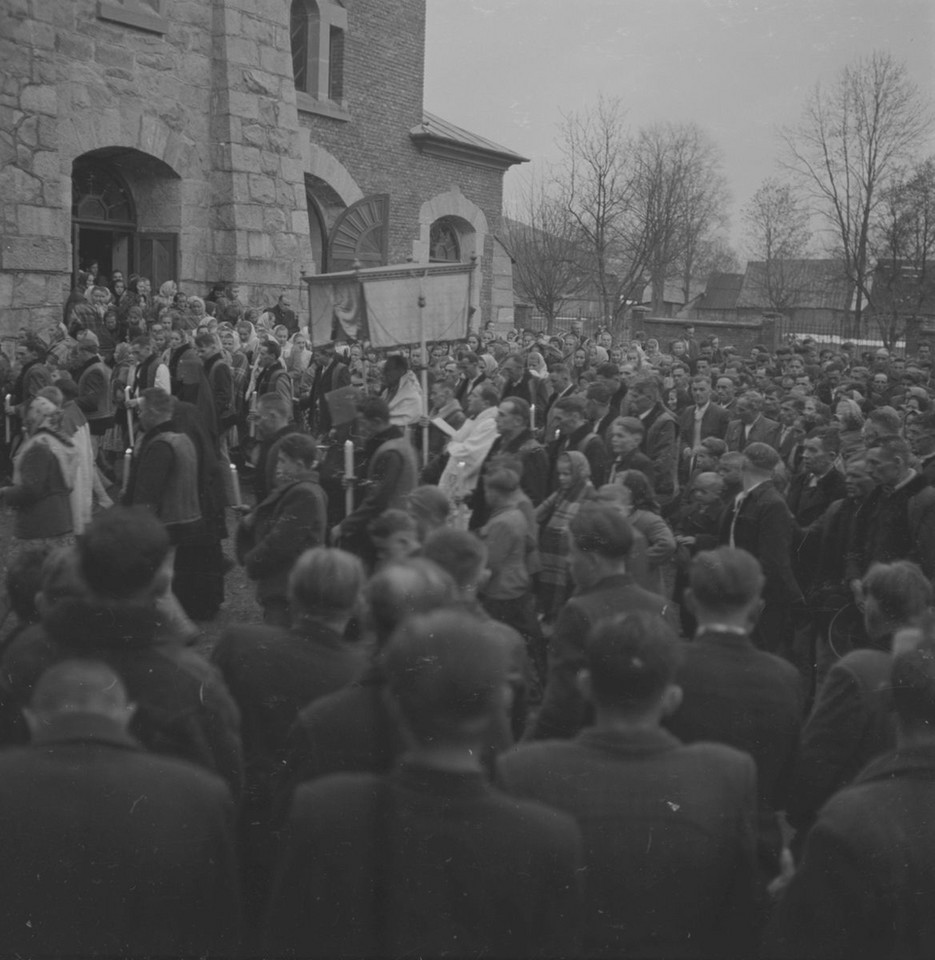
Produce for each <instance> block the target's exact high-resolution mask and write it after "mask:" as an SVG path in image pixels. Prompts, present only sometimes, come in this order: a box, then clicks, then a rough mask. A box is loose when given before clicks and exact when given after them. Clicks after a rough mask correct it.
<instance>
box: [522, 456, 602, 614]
mask: <svg viewBox="0 0 935 960" xmlns="http://www.w3.org/2000/svg"><path fill="white" fill-rule="evenodd" d="M555 472H556V478H557V481H558V489H557V490H556V491H555V493H553V494H552V495H551V496H550V497H548V498H547V499H546V500H544V501H543V502H542V503H541V504H540V505H539V507H538V508H537V510H536V521H537V523H538V524H539V553H540V556H541V560H542V571H541V572H540V574H539V585H538V594H539V607H540V609H541V610H542V612H543V613H544V614H545V618H546V620H550V621H551V620H554V619H555V618H556V617H557V616H558V614H559V612H560V611H561V609H562V607H563V606H564V605H565V601H566V600H567V599H568V597H569V595H570V594H571V590H572V586H573V584H572V582H571V577H570V575H569V569H568V524H569V523H571V521H572V518H573V517H574V516H575V514H576V513H577V512H578V508H579V507H580V506H581V501H582V500H586V499H588V498H590V497H592V496H593V495H594V487H593V486H592V485H591V467H590V465H589V464H588V461H587V458H586V457H585V455H584V454H583V453H579V452H578V451H577V450H571V451H569V452H568V453H563V454H562V455H561V456H560V457H559V458H558V461H557V462H556V465H555Z"/></svg>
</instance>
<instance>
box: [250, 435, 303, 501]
mask: <svg viewBox="0 0 935 960" xmlns="http://www.w3.org/2000/svg"><path fill="white" fill-rule="evenodd" d="M304 432H305V431H304V430H303V429H302V428H301V427H300V426H299V425H298V424H297V423H287V424H286V425H285V426H284V427H282V429H280V430H277V431H276V432H275V433H274V434H273V435H272V436H271V437H267V438H266V439H265V440H262V441H261V442H260V445H259V446H258V447H257V448H256V454H255V456H256V459H255V460H254V466H255V467H256V472H255V473H254V474H253V492H254V494H255V495H256V502H257V503H260V502H261V501H263V500H265V499H266V498H267V497H268V496H269V495H270V494H271V493H272V492H273V488H274V487H275V486H276V463H277V461H278V460H279V448H280V446H281V445H282V440H283V439H284V438H285V437H287V436H288V435H289V434H290V433H304Z"/></svg>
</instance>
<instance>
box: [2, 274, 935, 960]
mask: <svg viewBox="0 0 935 960" xmlns="http://www.w3.org/2000/svg"><path fill="white" fill-rule="evenodd" d="M240 297H241V290H240V288H239V287H237V286H236V285H226V284H219V285H217V286H216V287H214V288H213V289H212V290H211V292H210V294H209V295H208V296H207V297H205V298H200V297H197V296H185V295H183V294H181V293H180V292H179V291H178V289H177V286H176V285H175V284H174V283H166V284H163V285H162V287H160V289H159V292H158V294H157V295H153V294H152V291H151V287H150V284H149V282H148V281H146V280H145V279H144V278H139V277H130V278H128V279H127V281H126V283H124V279H123V277H120V276H118V275H114V276H112V277H110V278H105V277H102V276H101V275H99V274H98V273H96V271H95V270H94V269H92V270H91V271H90V272H88V273H82V274H80V275H79V277H78V283H77V285H76V288H75V291H74V292H73V293H72V295H71V297H70V298H69V300H68V302H67V303H66V304H65V308H64V312H63V318H62V324H61V327H60V328H59V329H56V330H55V331H53V332H52V334H51V337H49V335H48V334H47V335H45V337H43V336H41V335H39V334H37V333H35V332H24V334H23V336H22V337H21V339H20V341H19V343H18V345H17V349H16V356H15V358H14V360H13V362H12V363H10V364H9V365H8V370H7V371H6V378H7V383H6V386H5V388H4V392H5V394H6V395H7V402H6V414H7V441H8V444H7V452H8V454H9V457H10V462H9V481H8V482H7V483H6V485H5V486H3V487H2V488H0V499H2V501H3V503H4V504H6V505H7V506H8V507H10V508H11V509H12V511H13V515H14V519H13V533H12V538H11V540H10V543H9V549H8V551H7V561H6V564H7V570H6V575H5V587H6V603H7V607H8V619H10V620H11V623H10V624H8V626H7V629H6V631H5V633H4V634H3V637H2V646H0V743H2V744H3V745H4V746H5V747H6V749H4V750H0V767H3V765H6V769H7V774H6V775H5V776H0V809H3V810H6V811H7V815H6V816H5V817H3V818H0V824H3V826H0V831H2V836H3V840H4V846H5V849H6V850H7V851H8V852H7V857H6V862H5V866H6V869H5V871H4V876H5V880H4V881H0V887H2V889H3V894H4V895H3V896H0V904H2V905H3V906H0V943H2V944H3V945H4V948H5V949H6V950H8V951H10V952H11V953H21V954H23V955H56V954H62V953H64V954H79V955H85V954H87V955H92V954H93V955H99V954H120V955H133V956H135V955H221V956H230V955H236V954H238V953H240V954H243V955H264V956H300V957H301V956H342V955H348V956H400V955H425V956H440V955H456V956H467V955H472V956H473V955H485V956H504V957H513V956H540V955H542V956H579V955H580V956H607V957H612V956H613V957H616V956H632V957H689V956H690V957H728V956H730V957H738V958H739V957H750V956H755V955H758V954H760V955H763V956H767V957H842V958H843V957H848V958H851V957H868V958H870V957H873V958H877V957H885V956H901V957H902V956H914V957H920V958H921V957H926V956H929V955H931V954H932V953H933V952H935V927H933V924H932V921H931V919H930V917H931V913H930V909H929V906H930V903H931V901H932V899H933V897H935V826H933V821H932V818H931V817H930V815H929V803H930V802H932V801H935V786H933V784H935V616H933V610H932V608H933V603H935V597H933V577H935V486H933V483H935V408H933V405H932V401H933V397H935V379H933V377H932V358H931V349H930V347H929V346H928V345H927V344H922V345H920V346H919V348H918V350H917V351H916V352H915V355H914V357H912V358H904V357H901V356H896V355H891V354H890V353H889V352H888V351H887V350H885V349H882V348H881V349H878V350H873V351H870V352H861V351H860V350H859V349H858V348H857V347H856V346H855V345H853V344H848V343H845V344H842V345H839V346H823V345H820V344H817V343H815V342H813V341H811V340H809V339H804V340H803V341H802V342H799V343H790V344H789V345H783V346H780V347H779V348H770V347H767V346H765V345H757V346H754V347H752V348H751V349H750V350H749V351H747V352H746V355H741V353H740V352H739V351H737V350H736V349H733V348H732V347H731V346H729V345H724V346H722V345H721V344H720V343H719V341H718V339H717V338H716V337H714V338H707V339H704V338H701V339H699V338H696V336H695V330H694V328H693V327H691V326H690V325H689V326H686V327H685V328H684V330H681V331H679V333H678V335H677V336H676V337H675V339H673V340H672V341H671V342H669V343H667V344H660V343H658V342H657V341H656V340H653V339H651V338H648V337H646V336H645V335H644V334H642V333H640V332H639V331H637V332H636V333H634V334H633V336H632V338H630V339H628V340H627V341H626V342H624V343H620V342H618V341H617V340H615V338H614V336H613V335H612V334H611V333H610V332H609V331H606V330H602V331H599V332H598V333H597V334H596V335H595V336H594V337H586V336H584V335H583V333H582V331H581V330H580V329H573V330H572V331H571V332H570V333H567V334H564V335H562V336H554V337H549V336H544V335H540V334H536V333H534V332H532V331H511V332H510V333H509V334H508V335H506V336H502V337H501V336H498V335H496V334H495V333H493V332H491V331H484V332H482V333H479V334H476V335H471V336H469V337H467V338H466V340H464V341H460V342H457V343H445V344H433V345H431V347H430V349H429V351H428V354H429V355H428V356H423V355H422V353H421V350H420V349H419V348H412V349H406V348H398V349H393V350H381V351H377V350H373V349H371V347H370V345H369V344H367V343H352V342H329V343H324V344H318V343H316V344H312V343H311V341H310V338H309V336H308V331H307V327H306V326H304V325H302V324H301V323H300V321H299V318H298V315H297V314H296V312H295V311H294V310H293V308H292V304H291V303H290V301H289V298H288V296H287V295H285V294H284V295H283V296H280V297H279V298H278V300H277V302H276V304H275V305H274V306H272V307H268V308H262V309H261V308H253V307H248V306H245V305H244V303H242V302H241V299H240ZM349 398H350V399H349ZM228 538H230V539H231V546H230V548H229V549H228V550H226V551H225V549H224V541H225V540H226V539H228ZM234 558H235V559H234ZM235 562H236V563H239V564H241V565H242V566H243V568H244V570H245V573H246V576H247V577H248V578H249V579H250V581H252V582H253V583H254V584H255V589H256V602H257V606H258V613H259V614H261V617H262V623H233V624H230V625H228V626H227V627H226V628H225V629H224V630H223V632H222V634H221V636H220V639H219V640H218V641H217V643H216V644H215V645H214V646H213V648H212V649H211V650H210V651H208V652H207V653H204V652H196V648H195V646H194V644H195V643H196V641H197V640H198V638H199V636H200V632H201V627H200V626H199V621H201V622H203V621H207V620H211V619H213V618H214V617H216V616H217V615H218V613H219V611H220V610H221V608H222V605H223V603H224V600H225V593H224V591H225V578H226V576H227V574H228V573H229V570H230V568H231V566H232V564H233V563H235ZM257 619H259V617H258V618H257Z"/></svg>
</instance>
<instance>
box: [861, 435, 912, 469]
mask: <svg viewBox="0 0 935 960" xmlns="http://www.w3.org/2000/svg"><path fill="white" fill-rule="evenodd" d="M877 447H879V448H880V449H881V450H882V451H883V452H884V453H885V454H886V455H887V456H888V457H889V458H890V459H891V460H895V459H896V458H897V457H898V458H899V459H900V460H902V461H903V463H908V462H909V460H910V458H911V457H912V451H911V449H910V447H909V444H908V443H906V441H905V440H904V439H903V438H902V437H898V436H896V435H895V434H894V435H893V436H889V437H877V438H875V439H874V440H871V441H870V442H869V443H868V444H867V449H868V450H876V449H877Z"/></svg>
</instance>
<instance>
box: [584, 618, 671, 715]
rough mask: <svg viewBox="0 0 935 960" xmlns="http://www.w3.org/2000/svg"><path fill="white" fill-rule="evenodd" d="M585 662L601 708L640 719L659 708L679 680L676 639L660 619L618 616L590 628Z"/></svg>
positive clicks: (594, 693)
mask: <svg viewBox="0 0 935 960" xmlns="http://www.w3.org/2000/svg"><path fill="white" fill-rule="evenodd" d="M585 662H586V664H587V667H588V671H589V672H590V674H591V691H592V693H593V695H594V699H595V700H596V701H597V702H598V703H600V704H604V705H607V706H612V707H614V708H616V709H618V710H623V711H625V712H628V713H631V712H632V713H641V712H643V711H644V710H646V709H647V708H649V707H652V706H653V705H654V704H655V703H657V702H658V700H659V697H660V696H661V695H662V692H663V691H664V690H665V689H666V687H667V686H669V684H671V683H672V682H673V681H674V680H675V675H676V670H677V669H678V664H679V643H678V637H677V636H676V633H675V631H674V630H673V629H672V627H670V626H669V624H668V623H666V622H665V620H663V619H662V617H660V616H658V615H657V614H654V613H648V612H645V611H639V612H634V613H629V614H626V613H625V614H620V615H618V616H616V617H611V618H609V619H606V620H601V621H598V623H597V624H596V625H595V626H594V627H593V628H592V630H591V632H590V633H589V634H588V642H587V644H586V645H585Z"/></svg>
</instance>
